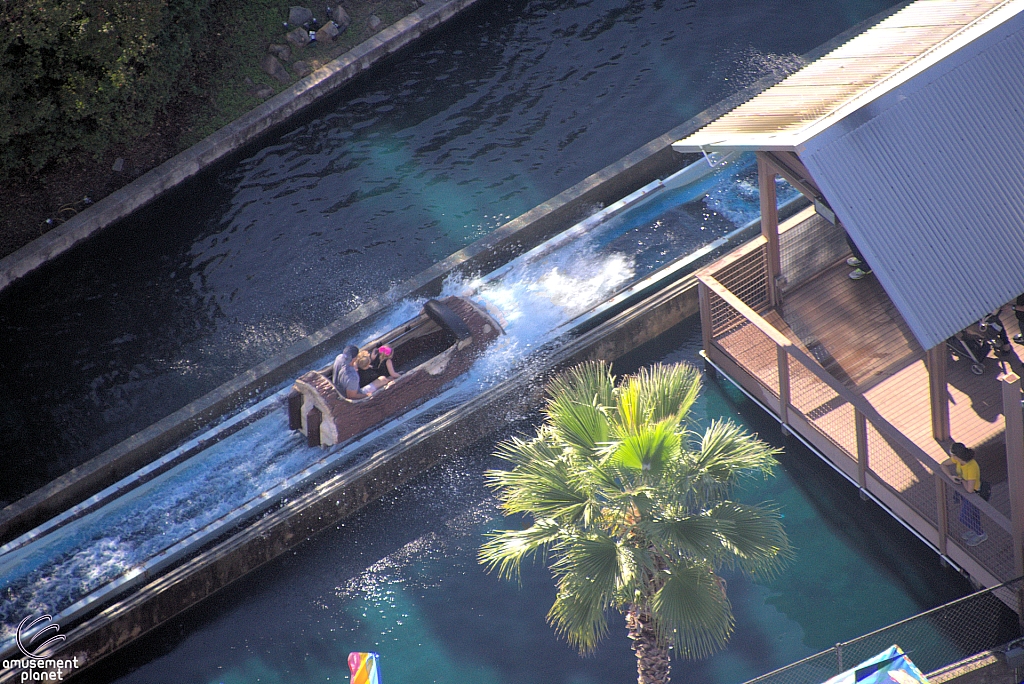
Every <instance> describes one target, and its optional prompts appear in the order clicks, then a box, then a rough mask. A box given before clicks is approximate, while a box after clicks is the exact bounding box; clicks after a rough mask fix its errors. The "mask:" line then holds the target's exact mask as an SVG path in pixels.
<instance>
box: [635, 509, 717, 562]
mask: <svg viewBox="0 0 1024 684" xmlns="http://www.w3.org/2000/svg"><path fill="white" fill-rule="evenodd" d="M639 527H640V529H641V530H642V532H643V534H644V535H645V536H646V537H647V538H648V539H650V540H651V541H652V542H653V543H654V544H655V546H656V547H657V548H659V549H671V550H672V553H671V554H670V553H669V552H668V551H666V552H665V554H664V555H682V556H688V557H691V558H703V559H706V560H708V561H709V562H711V563H712V565H713V566H714V565H715V564H717V562H718V560H719V558H720V557H721V555H722V549H721V546H722V541H721V539H722V537H721V529H720V528H721V527H722V524H721V522H720V521H718V520H715V519H714V518H713V517H712V516H711V515H710V514H708V513H706V512H705V513H698V514H696V515H687V516H684V517H681V518H677V519H670V520H657V521H645V522H643V523H641V525H640V526H639Z"/></svg>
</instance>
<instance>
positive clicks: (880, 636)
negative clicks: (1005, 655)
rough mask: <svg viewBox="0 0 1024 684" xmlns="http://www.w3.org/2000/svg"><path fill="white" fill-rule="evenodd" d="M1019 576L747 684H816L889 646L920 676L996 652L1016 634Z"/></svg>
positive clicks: (1018, 630) (1017, 625) (1020, 633)
mask: <svg viewBox="0 0 1024 684" xmlns="http://www.w3.org/2000/svg"><path fill="white" fill-rule="evenodd" d="M1022 581H1024V580H1022V578H1018V579H1016V580H1013V581H1012V582H1007V583H1006V584H1002V585H1000V586H998V587H994V588H992V589H986V590H984V591H979V592H977V593H975V594H971V595H970V596H966V597H964V598H962V599H958V600H956V601H953V602H951V603H947V604H946V605H944V606H939V607H938V608H934V609H932V610H929V611H927V612H924V613H921V614H919V615H915V616H914V617H911V618H908V619H906V620H903V621H901V622H897V623H895V624H893V625H889V626H888V627H884V628H882V629H879V630H877V631H875V632H871V633H870V634H865V635H864V636H861V637H858V638H856V639H852V640H850V641H845V642H842V643H839V644H836V646H834V647H833V648H830V649H828V650H827V651H822V652H821V653H817V654H815V655H813V656H810V657H809V658H805V659H804V660H801V661H799V662H796V663H793V664H792V665H788V666H786V667H784V668H781V669H779V670H775V671H774V672H769V673H768V674H766V675H762V676H761V677H758V678H756V679H752V680H750V681H749V682H747V684H755V683H756V684H817V683H820V682H824V681H825V680H827V679H829V678H831V677H834V676H835V675H837V674H839V673H841V672H843V671H845V670H848V669H851V668H854V667H856V666H857V665H858V664H859V663H862V662H864V661H865V660H867V659H869V658H871V657H873V656H875V655H877V654H878V653H881V652H882V651H884V650H885V649H887V648H889V647H890V646H892V645H893V644H896V645H898V646H899V647H900V648H902V649H903V651H904V653H906V654H907V655H908V656H909V657H910V659H911V660H912V661H913V662H914V664H915V665H917V667H918V668H919V669H920V670H921V671H922V672H924V673H926V674H927V673H930V672H935V671H937V670H941V669H943V668H945V667H948V666H949V665H952V664H954V663H957V662H960V661H961V660H964V659H966V658H969V657H971V656H973V655H975V654H978V653H981V652H984V651H988V650H991V649H996V648H998V647H1000V646H1002V645H1004V644H1006V643H1007V642H1009V641H1012V640H1014V639H1016V638H1018V637H1020V636H1021V635H1022V633H1024V632H1022V631H1021V623H1020V620H1019V618H1018V613H1017V612H1015V611H1019V605H1020V603H1019V595H1020V591H1021V589H1022Z"/></svg>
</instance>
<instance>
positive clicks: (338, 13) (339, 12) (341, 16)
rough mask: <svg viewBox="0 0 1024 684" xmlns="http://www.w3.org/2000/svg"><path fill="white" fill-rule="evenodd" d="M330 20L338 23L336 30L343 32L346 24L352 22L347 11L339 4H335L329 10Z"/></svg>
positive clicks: (346, 26)
mask: <svg viewBox="0 0 1024 684" xmlns="http://www.w3.org/2000/svg"><path fill="white" fill-rule="evenodd" d="M331 20H332V21H334V23H335V24H337V25H338V32H339V33H344V31H345V29H347V28H348V25H349V24H351V23H352V18H351V17H350V16H348V12H346V11H345V8H344V7H342V6H341V5H337V6H336V7H335V8H334V9H332V10H331Z"/></svg>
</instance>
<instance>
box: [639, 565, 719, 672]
mask: <svg viewBox="0 0 1024 684" xmlns="http://www.w3.org/2000/svg"><path fill="white" fill-rule="evenodd" d="M650 607H651V612H652V614H653V616H654V618H655V622H656V625H657V629H658V632H659V634H660V635H661V637H662V638H663V639H665V641H667V642H669V643H672V644H674V645H675V648H676V651H677V653H678V655H680V656H681V657H683V658H706V657H707V656H709V655H711V654H712V653H714V652H716V651H719V650H721V649H722V648H724V647H725V645H726V643H727V642H728V640H729V636H730V635H731V634H732V630H733V626H734V624H735V621H734V619H733V615H732V605H731V604H730V603H729V598H728V597H727V596H726V595H725V590H724V589H723V585H722V584H721V581H720V580H719V578H718V577H717V575H715V573H714V572H713V571H712V570H711V568H709V567H708V566H706V565H703V564H692V565H686V564H673V565H672V566H671V567H670V569H669V573H668V574H667V580H666V581H665V584H664V585H663V586H662V587H661V588H660V589H659V590H658V591H657V593H656V594H655V595H654V596H653V597H652V598H651V604H650Z"/></svg>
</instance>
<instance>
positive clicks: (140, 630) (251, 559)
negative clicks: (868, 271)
mask: <svg viewBox="0 0 1024 684" xmlns="http://www.w3.org/2000/svg"><path fill="white" fill-rule="evenodd" d="M697 311H698V305H697V288H696V281H695V280H694V278H693V277H692V276H687V277H685V278H683V279H682V280H679V281H676V282H675V283H673V284H671V285H669V286H667V287H666V288H664V289H663V290H661V291H659V292H657V293H655V294H653V295H652V296H650V297H648V298H647V299H645V300H643V301H641V302H640V303H638V304H635V305H633V306H632V307H630V308H628V309H626V310H625V311H623V312H621V313H619V314H618V315H616V316H614V317H613V318H611V319H610V320H608V321H606V322H605V323H602V324H601V325H599V326H597V327H595V328H594V329H592V330H590V331H589V332H587V333H585V334H583V335H581V336H580V337H578V338H576V339H574V340H572V341H569V342H567V343H565V344H564V345H562V346H561V347H559V348H558V349H557V350H556V351H555V352H554V353H552V354H551V355H550V356H549V357H547V358H546V359H545V361H543V362H542V364H541V365H539V366H538V367H536V369H535V371H536V372H535V373H534V374H530V375H521V376H518V377H515V378H513V379H511V380H508V381H506V382H504V383H502V384H501V385H499V386H496V387H494V388H492V389H490V390H488V391H486V392H485V393H484V394H483V395H481V396H480V397H478V398H477V399H475V400H474V401H472V402H468V403H467V404H465V405H463V406H461V407H459V408H456V409H453V410H452V411H450V412H448V413H447V414H445V415H443V416H441V417H439V418H437V419H435V420H434V421H432V422H430V423H429V424H427V425H425V426H423V427H421V428H419V429H417V430H416V431H415V432H413V433H410V434H409V435H407V436H406V437H405V438H404V439H403V440H402V441H401V442H399V443H398V444H397V445H395V446H393V447H391V448H388V449H385V450H382V451H379V452H377V453H375V454H373V455H372V456H370V457H369V458H368V459H366V460H364V461H363V462H361V463H359V464H358V465H356V466H353V467H351V468H349V469H347V470H344V471H343V472H340V473H337V474H335V475H333V476H331V477H329V479H327V480H326V481H324V482H322V483H320V484H317V485H315V486H313V487H311V488H309V489H308V490H306V491H304V492H300V493H298V494H296V495H295V496H293V497H290V498H289V499H288V500H287V501H286V502H284V503H282V504H281V505H280V506H279V507H278V508H276V509H275V510H273V511H272V512H270V513H268V514H267V515H265V516H263V517H262V518H260V519H259V520H257V521H255V522H252V523H250V524H248V525H247V526H244V527H243V528H242V529H240V530H236V531H235V532H234V533H232V534H231V535H230V536H228V537H227V538H226V539H224V540H222V541H220V542H218V543H214V544H213V545H212V546H210V547H209V548H207V549H206V550H204V551H202V552H201V553H199V554H198V555H196V556H195V557H193V558H192V559H191V560H188V561H186V562H183V563H182V564H180V565H179V566H177V567H175V568H173V569H171V570H170V571H168V572H167V573H165V574H163V575H162V576H160V577H158V578H156V579H154V580H152V581H150V582H148V583H147V584H146V585H144V586H143V587H142V588H141V589H140V590H138V591H137V592H135V593H134V594H132V595H131V596H129V597H127V598H125V599H122V600H120V601H118V602H117V603H115V604H114V605H112V606H110V607H108V608H106V609H105V610H102V611H101V612H100V613H99V614H97V615H95V616H94V617H92V618H90V619H88V620H86V621H85V622H83V623H82V624H80V625H78V626H77V627H74V628H73V629H71V630H70V631H65V632H64V633H65V635H66V636H67V641H65V642H64V643H63V644H62V645H61V646H60V647H59V650H57V651H56V652H54V653H53V655H52V656H50V657H52V658H54V659H65V660H69V659H71V658H75V657H77V658H78V663H80V665H81V667H80V668H79V669H78V670H76V671H75V672H76V673H81V672H83V671H85V669H87V668H88V667H89V666H91V665H95V664H96V663H97V662H99V661H100V660H101V659H103V658H104V657H106V656H108V655H110V654H112V653H114V652H115V651H117V650H118V649H120V648H122V647H124V646H125V645H127V644H129V643H131V642H132V641H134V640H135V639H137V638H138V637H140V636H142V635H143V634H146V633H147V632H149V631H150V630H152V629H154V628H156V627H158V626H159V625H160V624H162V623H164V622H165V621H167V620H169V619H171V618H173V617H174V616H175V615H177V614H178V613H180V612H182V611H184V610H185V609H187V608H189V607H190V606H193V605H195V604H196V603H198V602H200V601H202V600H203V599H205V598H207V597H209V596H210V595H212V594H214V593H215V592H217V591H218V590H220V589H222V588H223V587H225V586H227V585H228V584H230V583H231V582H233V581H235V580H237V579H239V578H241V577H242V576H244V575H245V574H247V573H249V572H251V571H253V570H255V569H256V568H258V567H260V566H261V565H263V564H265V563H267V562H268V561H270V560H272V559H273V558H275V557H277V556H279V555H280V554H282V553H284V552H285V551H287V550H288V549H290V548H292V547H294V546H296V545H298V544H300V543H302V542H303V541H306V540H307V539H309V538H310V537H311V536H313V535H314V534H316V533H317V532H319V531H321V530H323V529H326V528H328V527H330V526H332V525H335V524H337V522H338V521H339V520H342V519H344V518H346V517H348V516H351V515H352V514H353V513H354V512H356V511H358V510H359V509H360V508H362V507H363V506H365V505H366V504H367V503H369V502H370V501H373V500H375V499H377V498H379V497H380V496H382V495H383V494H386V493H387V492H388V491H390V490H392V489H393V488H395V487H397V486H399V485H400V484H402V483H404V482H406V481H408V480H409V479H411V478H412V477H414V476H416V475H418V474H420V473H422V472H424V471H426V470H427V469H429V468H430V467H432V466H433V465H435V464H437V463H438V462H440V461H442V460H445V459H447V458H450V457H452V456H455V455H457V454H459V453H462V452H468V451H469V450H470V449H471V448H472V447H473V446H474V445H477V444H478V443H479V442H480V441H481V440H483V439H486V438H488V436H489V435H491V434H493V433H494V432H495V431H498V430H500V429H502V428H503V427H504V426H505V425H506V422H507V421H508V419H509V416H513V415H524V414H526V413H528V412H530V411H532V410H535V409H536V408H538V407H539V406H540V404H541V400H542V388H543V384H544V379H545V378H546V377H548V376H549V375H550V374H551V373H552V372H553V371H555V370H557V369H558V368H562V367H565V366H567V365H570V364H575V363H579V362H581V361H584V360H587V359H604V360H607V361H612V360H614V359H616V358H619V357H620V356H622V355H624V354H625V353H627V352H629V351H631V350H632V349H634V348H636V347H637V346H638V345H640V344H643V343H644V342H647V341H649V340H651V339H654V338H655V337H657V336H658V335H660V334H662V333H664V332H665V331H667V330H668V329H669V328H671V327H673V326H675V325H677V324H679V323H681V322H683V321H684V320H686V319H690V320H691V321H692V323H693V325H699V321H698V320H697V318H696V315H695V314H696V313H697ZM72 674H74V673H72ZM18 677H20V673H19V672H17V671H10V672H7V673H4V674H2V675H0V682H13V681H17V678H18Z"/></svg>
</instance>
